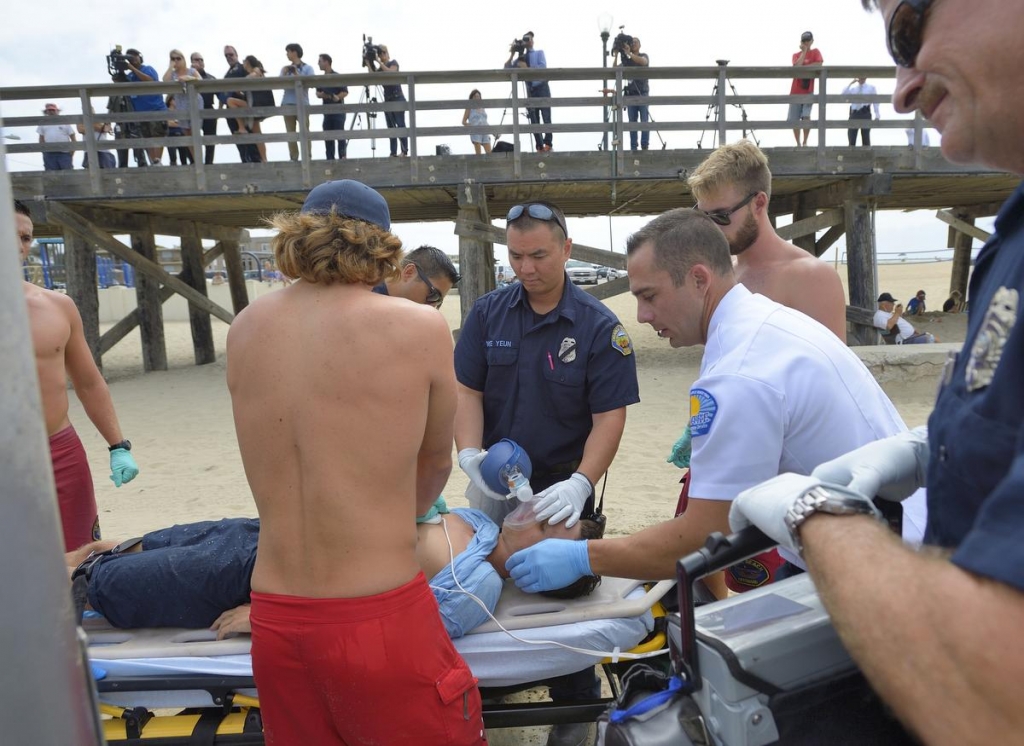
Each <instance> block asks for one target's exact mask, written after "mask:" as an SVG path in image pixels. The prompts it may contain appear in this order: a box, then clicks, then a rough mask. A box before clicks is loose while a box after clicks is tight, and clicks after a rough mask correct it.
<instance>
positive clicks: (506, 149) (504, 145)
mask: <svg viewBox="0 0 1024 746" xmlns="http://www.w3.org/2000/svg"><path fill="white" fill-rule="evenodd" d="M513 150H515V148H514V147H513V146H512V143H510V142H504V141H502V140H498V141H497V142H496V143H494V147H493V148H491V152H492V153H511V152H512V151H513Z"/></svg>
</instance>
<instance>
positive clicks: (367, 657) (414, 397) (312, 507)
mask: <svg viewBox="0 0 1024 746" xmlns="http://www.w3.org/2000/svg"><path fill="white" fill-rule="evenodd" d="M272 225H273V227H274V228H275V229H277V231H278V234H277V235H276V236H275V237H274V240H273V247H274V255H275V258H276V260H277V267H278V269H279V270H280V271H281V272H282V273H283V274H284V275H285V276H287V277H290V278H294V279H296V280H298V281H297V282H295V283H294V284H292V285H290V286H288V287H286V288H284V289H283V290H280V291H279V292H276V293H272V294H270V295H267V296H264V297H263V298H260V299H259V300H257V301H256V302H255V303H253V304H251V305H250V306H249V307H248V308H246V309H245V311H243V312H242V313H240V314H239V315H238V317H237V318H236V319H235V321H234V323H233V324H232V325H231V330H230V332H229V334H228V343H227V353H228V354H227V380H228V388H229V390H230V392H231V400H232V405H233V408H234V417H235V429H236V432H237V436H238V444H239V448H240V450H241V455H242V463H243V466H244V467H245V473H246V476H247V478H248V481H249V486H250V488H251V489H252V493H253V497H254V498H255V501H256V508H257V510H258V511H259V515H260V522H261V528H260V537H259V549H258V552H257V555H256V563H255V566H254V569H253V575H252V609H251V621H252V631H253V637H252V657H253V674H254V677H255V679H256V684H257V686H258V687H259V689H260V701H261V703H262V705H263V708H262V709H263V715H264V720H265V725H266V737H267V743H268V744H273V743H279V744H280V743H288V744H305V743H315V744H344V743H359V742H364V741H367V742H371V741H372V742H375V743H397V742H401V741H403V740H407V739H409V738H410V735H411V734H412V733H416V734H417V740H419V741H420V742H422V743H437V744H473V743H475V744H482V743H485V739H484V735H483V720H482V717H481V711H480V695H479V691H478V690H477V688H476V680H475V679H474V678H473V675H472V673H471V672H470V670H469V668H468V667H467V666H466V664H465V662H464V661H463V660H462V658H461V657H460V656H459V655H458V653H457V652H456V650H455V648H454V646H453V645H452V644H451V641H450V640H449V639H448V635H447V634H445V629H444V625H443V624H442V623H441V618H440V615H439V614H438V610H437V602H436V601H435V600H434V596H433V594H432V593H431V591H430V588H429V587H428V585H427V581H426V579H425V578H424V576H423V573H422V571H421V570H420V566H419V564H418V562H417V559H416V523H415V518H416V516H417V515H421V514H424V513H426V512H427V511H428V510H429V508H430V507H431V506H432V504H433V502H434V500H435V498H436V497H437V496H438V495H439V494H440V493H441V490H442V488H443V487H444V485H445V482H446V480H447V479H448V475H449V473H450V472H451V466H452V464H451V453H452V441H453V434H452V428H453V419H454V415H455V401H456V393H455V372H454V367H453V363H452V341H451V333H450V332H449V330H448V326H447V324H446V323H445V320H444V317H443V316H442V315H441V314H439V313H437V312H436V311H434V309H433V308H429V307H427V306H423V305H418V304H413V303H395V302H394V301H393V300H391V299H389V298H386V297H383V296H381V295H379V294H377V293H374V292H372V287H373V286H374V285H376V284H377V283H379V282H381V281H382V280H386V279H387V278H389V277H393V276H394V275H395V274H396V273H397V271H398V266H399V263H400V261H401V257H402V255H401V248H402V244H401V241H400V240H399V239H398V238H397V237H396V236H394V235H392V234H391V233H390V227H391V217H390V213H389V211H388V206H387V203H386V202H385V201H384V198H383V197H381V196H380V195H379V194H378V193H377V192H375V191H373V190H372V189H370V188H369V187H367V186H365V185H363V184H360V183H359V182H356V181H350V180H342V181H332V182H326V183H324V184H321V185H320V186H318V187H316V188H315V189H313V190H312V191H311V192H310V193H309V195H308V196H307V198H306V201H305V203H304V204H303V206H302V209H301V211H300V212H298V213H287V214H281V215H277V216H276V217H274V218H273V220H272ZM267 350H274V354H273V355H267V354H266V351H267ZM395 661H400V665H399V666H398V668H396V667H395ZM396 701H397V702H402V703H403V707H402V708H401V710H400V711H399V710H395V709H394V703H395V702H396ZM382 713H386V716H382Z"/></svg>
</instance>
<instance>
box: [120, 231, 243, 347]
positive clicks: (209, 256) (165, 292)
mask: <svg viewBox="0 0 1024 746" xmlns="http://www.w3.org/2000/svg"><path fill="white" fill-rule="evenodd" d="M223 250H224V247H223V246H222V245H221V244H216V245H215V246H214V247H213V248H212V249H210V250H209V251H207V252H206V253H205V254H203V265H204V266H208V265H209V264H210V262H212V261H213V260H214V259H216V258H217V257H219V256H220V255H221V253H222V252H223ZM139 277H141V275H139ZM176 277H177V278H178V279H179V280H180V279H181V274H180V273H179V274H178V275H176ZM137 281H138V277H136V282H137ZM174 294H175V293H174V291H173V290H171V288H169V287H167V286H164V287H161V288H160V303H161V304H163V303H166V302H167V301H169V300H170V299H171V298H172V297H173V296H174ZM140 319H141V314H140V313H139V309H138V308H135V309H133V310H132V312H131V313H129V314H128V315H127V316H125V317H124V318H123V319H121V320H120V321H118V322H117V323H116V324H114V325H113V326H112V327H110V328H109V329H107V331H106V333H105V334H104V335H103V336H102V337H100V353H101V354H106V353H107V352H108V351H109V350H110V349H111V348H112V347H113V346H114V345H116V344H117V343H118V342H120V341H121V340H122V339H124V338H125V337H127V336H128V335H129V334H130V333H131V331H132V329H134V328H135V327H137V326H138V325H139V321H140Z"/></svg>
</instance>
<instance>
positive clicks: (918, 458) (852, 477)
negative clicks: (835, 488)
mask: <svg viewBox="0 0 1024 746" xmlns="http://www.w3.org/2000/svg"><path fill="white" fill-rule="evenodd" d="M927 472H928V428H927V427H919V428H915V429H914V430H911V431H910V432H906V433H900V434H899V435H893V436H892V437H890V438H883V439H882V440H876V441H874V442H872V443H868V444H867V445H864V446H861V447H860V448H857V449H855V450H853V451H850V452H849V453H847V454H844V455H842V456H840V457H839V458H834V459H832V460H831V461H826V462H825V463H823V464H820V465H819V466H818V468H817V469H815V470H814V471H813V472H811V474H812V475H813V476H815V477H817V478H818V479H820V480H822V481H823V482H830V483H832V484H840V485H843V486H844V487H848V488H849V489H851V490H853V491H854V492H859V493H860V494H862V495H864V496H866V497H868V498H874V497H876V496H877V497H881V498H883V499H885V500H892V501H893V502H898V501H900V500H905V499H906V498H908V497H910V496H911V495H912V494H914V492H915V491H916V490H917V489H918V487H923V486H924V481H925V475H926V474H927Z"/></svg>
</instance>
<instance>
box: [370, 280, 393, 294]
mask: <svg viewBox="0 0 1024 746" xmlns="http://www.w3.org/2000/svg"><path fill="white" fill-rule="evenodd" d="M373 292H375V293H379V294H380V295H391V293H389V292H388V284H387V283H386V282H382V283H381V284H380V285H374V286H373Z"/></svg>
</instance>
